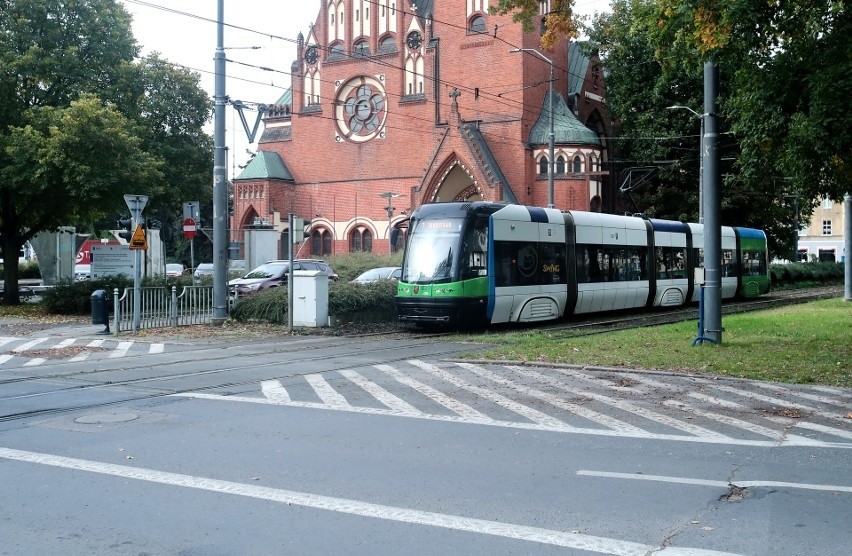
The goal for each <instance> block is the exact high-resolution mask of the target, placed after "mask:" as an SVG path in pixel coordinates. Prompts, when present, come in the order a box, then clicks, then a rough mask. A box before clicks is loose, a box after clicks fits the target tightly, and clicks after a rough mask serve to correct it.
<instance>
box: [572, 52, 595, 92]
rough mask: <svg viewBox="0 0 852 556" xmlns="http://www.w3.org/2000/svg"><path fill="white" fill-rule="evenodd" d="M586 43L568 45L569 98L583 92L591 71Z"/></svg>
mask: <svg viewBox="0 0 852 556" xmlns="http://www.w3.org/2000/svg"><path fill="white" fill-rule="evenodd" d="M585 44H586V43H585V42H577V41H571V42H570V43H568V96H569V97H570V96H572V95H579V94H581V93H582V92H583V85H585V81H586V72H587V71H588V69H589V61H590V60H589V57H588V56H586V54H585V52H584V50H583V49H584V45H585Z"/></svg>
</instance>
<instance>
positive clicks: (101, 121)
mask: <svg viewBox="0 0 852 556" xmlns="http://www.w3.org/2000/svg"><path fill="white" fill-rule="evenodd" d="M0 29H2V30H3V32H2V33H0V179H2V180H3V189H2V190H0V234H2V240H0V248H2V251H3V254H6V253H9V254H10V256H9V257H6V258H5V260H6V264H5V265H4V268H5V272H4V279H5V302H6V303H17V302H18V288H17V256H11V255H13V254H17V251H18V249H19V248H20V247H21V246H22V245H23V244H24V242H25V241H26V240H28V239H29V238H31V237H33V236H34V235H35V234H37V233H38V232H43V231H51V230H53V229H55V228H56V226H58V225H60V224H68V223H69V222H76V223H78V224H86V223H89V224H91V223H92V222H93V221H95V220H97V219H98V218H103V217H105V216H108V215H110V214H117V213H118V212H119V211H123V206H124V203H123V200H122V194H123V193H138V194H146V195H149V196H150V197H151V198H152V199H156V201H155V202H154V203H152V205H153V206H158V205H159V206H165V205H166V204H175V203H177V206H179V202H178V201H177V200H179V199H180V198H181V197H183V199H186V198H187V197H188V198H193V199H200V198H202V194H205V193H206V192H207V191H208V190H209V189H210V185H209V184H210V183H211V181H212V180H211V173H212V165H211V164H210V160H211V152H212V148H211V145H210V143H211V141H210V139H209V137H207V136H206V135H205V134H204V133H203V132H202V126H203V124H204V122H205V121H206V119H207V118H208V117H209V114H210V103H209V99H208V98H207V95H206V94H205V93H204V92H203V91H201V90H200V89H199V88H198V78H197V76H193V75H192V74H190V73H189V72H188V71H186V70H182V69H176V68H174V67H172V66H170V65H169V64H168V63H166V62H165V61H163V60H160V59H159V58H157V57H153V58H152V59H150V60H145V61H142V62H134V56H135V55H136V54H137V53H138V47H137V45H136V42H135V40H134V39H133V35H132V32H131V26H130V16H129V15H128V14H127V12H126V11H125V10H124V8H123V7H122V6H121V5H120V4H118V3H117V2H116V1H115V0H77V1H75V2H67V1H64V0H0ZM130 189H132V191H131V190H130ZM206 194H208V195H209V193H206ZM58 202H61V205H60V206H61V210H57V203H58Z"/></svg>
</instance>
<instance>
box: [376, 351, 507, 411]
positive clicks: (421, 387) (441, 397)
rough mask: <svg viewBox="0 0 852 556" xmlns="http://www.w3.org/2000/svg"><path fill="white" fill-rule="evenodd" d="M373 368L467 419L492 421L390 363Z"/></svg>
mask: <svg viewBox="0 0 852 556" xmlns="http://www.w3.org/2000/svg"><path fill="white" fill-rule="evenodd" d="M373 366H374V367H375V368H377V369H379V370H380V371H382V372H384V373H387V374H389V375H390V376H391V377H393V378H394V380H396V381H397V382H399V383H400V384H404V385H405V386H408V387H409V388H411V389H412V390H414V391H416V392H420V393H421V394H423V395H424V396H426V397H427V398H429V399H430V400H432V401H434V402H436V403H438V405H442V406H444V407H446V408H447V409H449V410H450V411H452V412H454V413H456V414H457V415H460V416H462V417H466V418H468V419H475V420H477V421H480V422H481V421H492V420H493V419H491V418H490V417H488V416H487V415H485V414H484V413H480V412H479V411H477V410H475V409H473V408H472V407H470V406H469V405H467V404H463V403H462V402H460V401H458V400H454V399H453V398H451V397H449V396H447V395H446V394H444V393H443V392H441V391H440V390H436V389H435V388H432V387H431V386H429V385H428V384H423V383H422V382H420V381H419V380H415V379H413V378H411V377H410V376H408V375H406V374H403V373H401V372H399V371H398V370H397V369H395V368H393V367H391V366H390V365H373Z"/></svg>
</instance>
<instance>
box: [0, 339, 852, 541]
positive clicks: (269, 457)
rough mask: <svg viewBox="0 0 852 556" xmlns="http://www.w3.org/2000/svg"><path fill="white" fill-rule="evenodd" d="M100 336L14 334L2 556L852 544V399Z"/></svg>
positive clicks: (324, 351)
mask: <svg viewBox="0 0 852 556" xmlns="http://www.w3.org/2000/svg"><path fill="white" fill-rule="evenodd" d="M89 328H91V327H89ZM89 328H87V329H86V330H85V333H84V334H81V335H80V337H70V336H69V333H70V332H71V331H69V330H65V331H64V332H63V333H61V334H60V333H57V334H55V335H52V334H51V333H50V331H49V330H48V331H38V332H36V333H33V334H31V335H28V336H24V335H20V336H18V335H8V336H3V337H0V499H1V500H3V501H4V503H3V504H2V506H0V539H3V541H2V542H0V554H4V555H5V554H14V555H17V554H63V555H65V554H67V555H74V554H81V555H82V554H86V555H92V554H110V555H125V554H126V555H139V554H203V555H217V554H240V555H246V554H347V555H349V554H370V555H375V554H482V555H486V554H487V555H493V554H536V555H539V554H571V555H585V554H619V555H620V554H625V555H627V554H631V555H632V554H663V555H673V554H674V555H691V556H721V555H724V554H749V555H752V554H754V555H763V554H765V555H798V554H801V555H809V556H811V555H821V554H824V555H835V554H841V553H845V552H846V550H847V547H848V545H849V544H850V541H851V540H852V529H850V527H849V523H850V516H852V482H851V481H850V479H849V478H850V477H852V458H850V453H852V452H850V451H849V450H850V448H852V419H850V418H848V417H849V415H848V413H849V412H850V411H852V390H848V389H836V388H820V387H802V386H787V385H775V384H762V383H754V382H746V381H734V380H710V379H704V378H701V377H690V376H682V375H677V374H665V373H653V374H651V373H633V372H615V371H612V370H591V369H578V368H569V367H540V366H534V365H524V366H518V365H513V364H494V363H483V362H476V361H465V360H460V359H459V358H458V357H459V355H460V354H461V353H464V352H468V351H470V350H471V349H472V348H471V346H466V345H453V344H446V343H443V342H440V341H432V340H423V339H405V338H394V339H390V338H385V339H381V338H379V339H374V338H373V339H370V338H364V337H342V338H333V337H294V338H277V339H261V340H240V341H236V340H234V339H229V340H227V341H224V340H223V341H215V340H214V341H211V340H210V339H207V340H205V341H196V342H187V341H182V342H170V341H168V340H165V341H154V340H151V339H148V340H145V339H144V338H137V339H134V338H132V337H131V338H130V339H128V338H127V337H120V338H113V337H106V338H98V337H96V336H94V335H93V334H92V332H93V330H90V329H89ZM95 328H97V327H95ZM41 338H45V339H43V340H42V339H41ZM70 340H73V341H70ZM33 342H35V343H33ZM97 342H99V343H97ZM122 342H124V343H122ZM93 343H96V345H90V344H93ZM81 347H83V348H85V349H79V348H81ZM74 348H77V349H74ZM51 350H55V351H53V352H52V351H51ZM57 354H58V355H57Z"/></svg>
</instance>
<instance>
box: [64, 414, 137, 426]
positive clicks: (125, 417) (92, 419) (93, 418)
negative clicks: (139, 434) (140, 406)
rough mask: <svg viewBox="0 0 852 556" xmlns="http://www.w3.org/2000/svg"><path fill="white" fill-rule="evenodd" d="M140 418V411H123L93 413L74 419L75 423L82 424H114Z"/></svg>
mask: <svg viewBox="0 0 852 556" xmlns="http://www.w3.org/2000/svg"><path fill="white" fill-rule="evenodd" d="M138 418H139V414H138V413H134V412H132V411H126V412H122V413H92V414H91V415H83V416H82V417H77V418H76V419H74V422H75V423H79V424H81V425H114V424H116V423H127V422H128V421H134V420H136V419H138Z"/></svg>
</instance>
